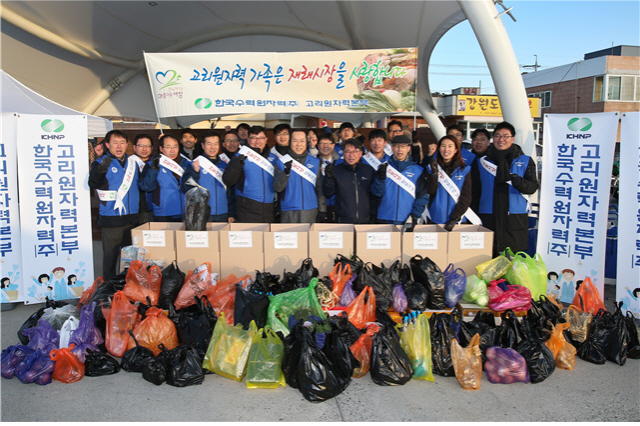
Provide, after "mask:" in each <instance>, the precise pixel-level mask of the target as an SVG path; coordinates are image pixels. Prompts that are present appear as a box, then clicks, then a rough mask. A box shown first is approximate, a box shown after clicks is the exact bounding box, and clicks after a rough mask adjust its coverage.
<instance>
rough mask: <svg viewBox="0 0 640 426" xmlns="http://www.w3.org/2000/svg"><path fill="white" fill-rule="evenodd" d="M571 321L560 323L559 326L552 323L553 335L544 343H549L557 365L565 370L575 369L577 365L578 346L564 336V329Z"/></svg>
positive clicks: (548, 345)
mask: <svg viewBox="0 0 640 426" xmlns="http://www.w3.org/2000/svg"><path fill="white" fill-rule="evenodd" d="M570 326H571V323H569V322H565V323H559V324H558V325H557V326H555V327H554V326H553V324H551V331H550V333H551V337H549V340H547V341H546V342H545V343H544V344H545V345H547V347H548V348H549V350H550V351H551V353H552V354H553V358H554V359H555V360H556V366H557V367H559V368H562V369H564V370H573V367H575V365H576V348H575V347H574V346H573V345H572V344H571V343H569V342H567V341H566V340H565V338H564V330H567V329H568V328H569V327H570Z"/></svg>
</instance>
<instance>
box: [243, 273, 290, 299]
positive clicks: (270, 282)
mask: <svg viewBox="0 0 640 426" xmlns="http://www.w3.org/2000/svg"><path fill="white" fill-rule="evenodd" d="M249 290H251V291H252V292H254V293H256V294H269V293H271V294H272V295H276V294H280V293H284V291H282V289H281V288H280V275H273V274H271V273H270V272H260V271H257V270H256V279H255V281H254V282H252V283H251V284H250V285H249Z"/></svg>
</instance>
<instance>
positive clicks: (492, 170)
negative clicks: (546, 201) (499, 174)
mask: <svg viewBox="0 0 640 426" xmlns="http://www.w3.org/2000/svg"><path fill="white" fill-rule="evenodd" d="M480 164H482V167H484V169H485V170H486V171H488V172H489V173H491V175H492V176H493V177H494V178H495V177H496V171H497V170H498V166H496V165H495V164H493V163H492V162H490V161H489V160H487V156H486V155H485V156H484V157H482V158H481V159H480ZM507 183H508V184H509V185H511V186H513V184H512V183H511V181H510V180H508V181H507ZM518 194H520V195H522V198H524V199H525V201H526V202H527V213H529V212H530V211H531V201H530V200H529V196H528V195H527V194H523V193H522V192H520V191H518Z"/></svg>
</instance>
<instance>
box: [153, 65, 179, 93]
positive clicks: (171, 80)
mask: <svg viewBox="0 0 640 426" xmlns="http://www.w3.org/2000/svg"><path fill="white" fill-rule="evenodd" d="M180 78H182V76H181V75H179V74H178V73H177V72H176V71H175V70H167V71H165V72H162V71H158V72H157V73H156V81H157V82H158V83H160V84H162V87H160V89H159V90H162V89H164V88H165V87H169V86H175V85H176V84H180Z"/></svg>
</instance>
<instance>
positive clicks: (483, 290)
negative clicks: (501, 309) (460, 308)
mask: <svg viewBox="0 0 640 426" xmlns="http://www.w3.org/2000/svg"><path fill="white" fill-rule="evenodd" d="M462 300H464V301H465V302H469V303H475V304H476V305H478V306H480V307H482V308H484V307H485V306H487V305H488V304H489V290H488V289H487V283H486V282H484V281H483V280H482V278H480V277H478V276H477V275H469V276H468V277H467V287H466V288H465V290H464V294H463V295H462Z"/></svg>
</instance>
